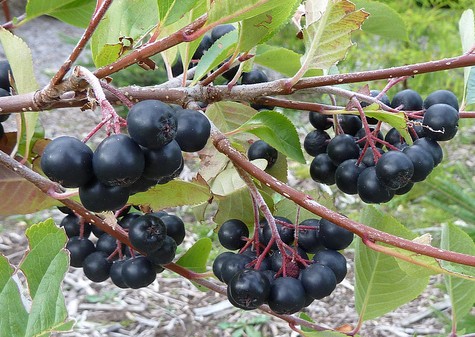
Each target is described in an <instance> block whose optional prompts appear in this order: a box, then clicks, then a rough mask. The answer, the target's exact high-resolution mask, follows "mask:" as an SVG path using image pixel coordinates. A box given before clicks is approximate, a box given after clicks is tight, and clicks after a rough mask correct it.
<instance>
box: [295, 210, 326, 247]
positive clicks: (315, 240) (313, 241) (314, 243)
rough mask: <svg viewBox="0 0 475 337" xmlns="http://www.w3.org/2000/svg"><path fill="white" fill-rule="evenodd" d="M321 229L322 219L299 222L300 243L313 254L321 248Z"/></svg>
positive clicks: (300, 245)
mask: <svg viewBox="0 0 475 337" xmlns="http://www.w3.org/2000/svg"><path fill="white" fill-rule="evenodd" d="M302 226H303V227H309V228H310V229H309V228H302ZM319 229H320V220H317V219H306V220H304V221H302V222H301V223H300V224H299V235H298V245H299V247H300V248H302V249H303V250H304V251H305V252H307V253H312V254H313V253H316V252H317V251H318V250H319V249H320V248H321V246H322V243H321V241H320V236H319Z"/></svg>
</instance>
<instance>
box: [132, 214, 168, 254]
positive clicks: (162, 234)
mask: <svg viewBox="0 0 475 337" xmlns="http://www.w3.org/2000/svg"><path fill="white" fill-rule="evenodd" d="M166 236H167V227H166V226H165V224H164V223H163V221H162V220H161V219H160V218H159V217H156V216H154V215H151V214H144V215H141V216H139V217H138V218H136V219H133V220H132V221H131V222H130V225H129V239H130V242H131V243H132V245H133V246H134V248H136V249H137V250H139V251H142V252H144V253H150V252H153V251H154V250H157V249H159V248H160V247H161V246H162V245H163V243H164V240H165V238H166Z"/></svg>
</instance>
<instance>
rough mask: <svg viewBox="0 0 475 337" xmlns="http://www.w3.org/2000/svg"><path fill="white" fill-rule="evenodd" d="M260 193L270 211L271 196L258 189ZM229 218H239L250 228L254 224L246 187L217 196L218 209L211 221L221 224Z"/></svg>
mask: <svg viewBox="0 0 475 337" xmlns="http://www.w3.org/2000/svg"><path fill="white" fill-rule="evenodd" d="M260 193H261V195H262V196H263V198H264V200H265V201H266V204H267V206H268V207H269V209H270V210H271V211H272V210H274V202H273V201H272V198H271V197H270V196H269V195H268V194H267V193H265V192H263V191H260ZM229 219H239V220H241V221H242V222H244V223H245V224H247V225H248V227H250V228H252V226H253V225H254V209H253V206H252V200H251V195H250V194H249V190H248V189H247V188H246V187H244V188H241V189H239V190H237V191H234V192H233V193H231V194H229V195H228V196H226V197H220V198H218V211H217V212H216V214H215V216H214V218H213V221H214V222H216V223H217V224H222V223H223V222H225V221H227V220H229Z"/></svg>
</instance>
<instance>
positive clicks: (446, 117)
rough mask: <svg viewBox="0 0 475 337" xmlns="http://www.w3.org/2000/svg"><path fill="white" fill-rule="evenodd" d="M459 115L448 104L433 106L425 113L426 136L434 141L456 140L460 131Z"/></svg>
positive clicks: (423, 124)
mask: <svg viewBox="0 0 475 337" xmlns="http://www.w3.org/2000/svg"><path fill="white" fill-rule="evenodd" d="M458 121H459V113H458V111H457V110H455V109H454V108H453V107H452V106H450V105H448V104H441V103H438V104H434V105H431V106H430V107H429V108H428V109H427V110H426V112H425V113H424V119H423V120H422V126H423V127H424V135H425V136H426V137H428V138H430V139H433V140H440V141H444V140H449V139H452V138H454V136H455V134H456V133H457V130H458Z"/></svg>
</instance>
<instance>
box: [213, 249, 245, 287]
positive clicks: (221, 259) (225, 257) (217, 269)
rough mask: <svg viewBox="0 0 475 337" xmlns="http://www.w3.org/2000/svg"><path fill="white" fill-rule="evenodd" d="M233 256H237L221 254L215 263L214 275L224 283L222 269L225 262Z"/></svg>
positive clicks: (230, 253)
mask: <svg viewBox="0 0 475 337" xmlns="http://www.w3.org/2000/svg"><path fill="white" fill-rule="evenodd" d="M233 255H236V254H235V253H233V252H223V253H221V254H219V255H218V256H217V257H216V258H215V259H214V261H213V274H214V276H216V277H217V278H218V280H220V281H221V282H224V281H223V276H222V274H221V267H222V266H223V263H224V262H225V261H227V260H228V259H229V258H230V257H231V256H233ZM251 259H252V258H251Z"/></svg>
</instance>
